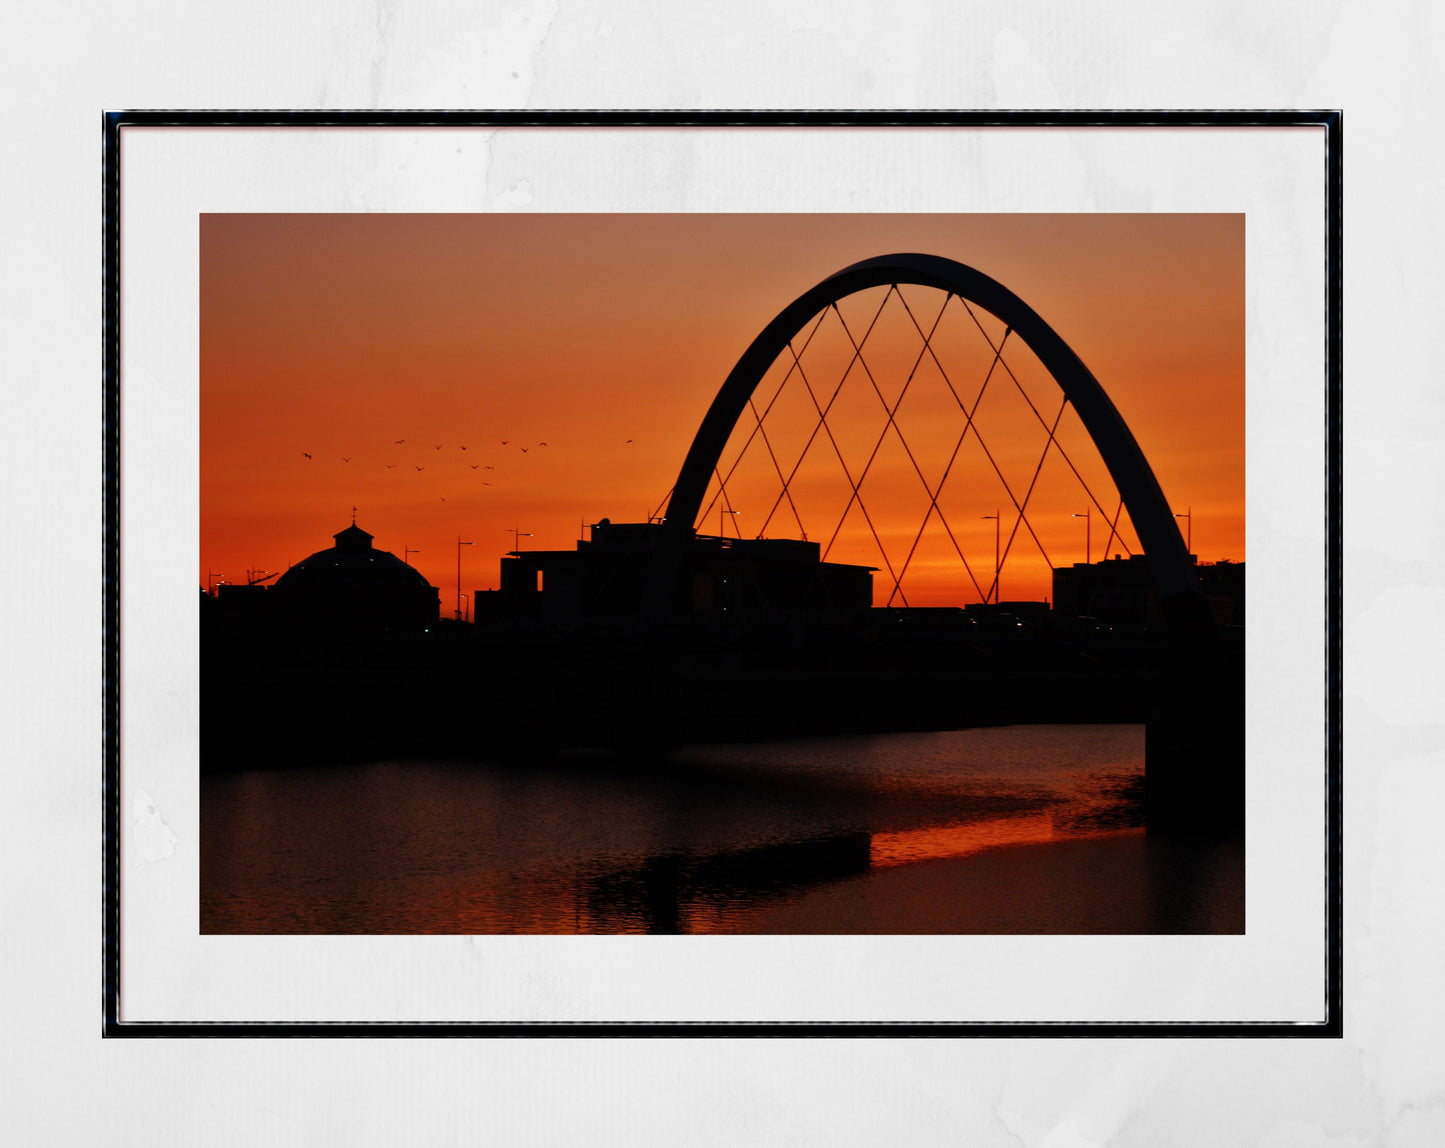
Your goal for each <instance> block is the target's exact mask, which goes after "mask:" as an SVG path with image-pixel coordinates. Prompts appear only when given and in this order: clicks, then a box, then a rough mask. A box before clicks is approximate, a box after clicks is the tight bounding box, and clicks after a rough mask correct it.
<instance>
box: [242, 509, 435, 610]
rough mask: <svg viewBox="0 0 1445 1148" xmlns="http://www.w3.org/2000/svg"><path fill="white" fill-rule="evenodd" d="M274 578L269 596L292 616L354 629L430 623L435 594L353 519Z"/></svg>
mask: <svg viewBox="0 0 1445 1148" xmlns="http://www.w3.org/2000/svg"><path fill="white" fill-rule="evenodd" d="M332 537H333V538H334V539H335V540H336V545H335V546H333V547H331V548H330V549H329V550H318V551H317V552H316V553H315V554H313V555H311V557H309V558H306V559H303V560H302V561H300V562H298V563H297V564H296V565H295V566H292V567H291V568H290V569H289V570H287V571H286V573H284V574H282V575H281V577H280V578H278V579H277V580H276V584H275V586H274V587H273V588H272V589H271V591H270V597H271V599H272V601H273V602H274V603H275V605H276V606H277V607H278V609H279V611H280V612H282V613H283V614H284V615H285V616H287V617H288V618H290V619H291V620H292V621H293V622H296V623H300V624H307V625H312V626H317V627H321V628H325V629H328V630H336V631H349V632H356V633H373V634H374V633H392V634H405V633H420V632H421V631H423V630H426V629H429V628H431V627H432V626H435V625H436V622H437V617H438V614H439V611H440V608H441V594H440V592H439V591H438V590H437V588H436V587H435V586H433V585H431V584H430V583H428V582H427V580H426V579H425V578H423V577H422V575H421V574H420V573H419V572H418V571H416V570H414V569H412V567H410V566H408V565H407V564H406V563H405V562H403V561H402V560H401V559H400V558H398V557H397V556H396V555H395V554H391V553H389V552H388V551H385V550H376V549H374V548H373V547H372V545H371V539H372V536H371V535H370V534H368V533H367V532H366V531H365V530H362V529H361V528H360V527H359V526H357V525H356V523H355V522H353V523H352V524H351V525H350V526H348V527H347V528H346V529H345V530H343V531H341V533H339V534H335V535H332Z"/></svg>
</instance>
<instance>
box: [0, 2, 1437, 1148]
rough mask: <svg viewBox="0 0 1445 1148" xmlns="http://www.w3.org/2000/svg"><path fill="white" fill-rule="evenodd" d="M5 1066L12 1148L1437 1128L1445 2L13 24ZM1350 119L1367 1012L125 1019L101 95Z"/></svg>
mask: <svg viewBox="0 0 1445 1148" xmlns="http://www.w3.org/2000/svg"><path fill="white" fill-rule="evenodd" d="M0 31H3V36H0V43H4V44H5V56H6V61H5V62H6V68H5V69H4V79H3V81H0V82H3V84H4V86H5V96H6V107H7V109H8V112H9V115H8V116H7V122H6V126H5V128H4V131H5V135H6V145H7V146H6V149H5V160H6V162H5V163H4V164H3V165H0V202H3V204H4V206H5V210H4V212H3V213H0V228H3V249H4V251H5V252H6V259H5V271H4V276H3V288H0V289H3V292H4V295H3V306H0V336H3V337H0V355H3V380H4V387H5V397H6V408H5V409H6V418H4V419H3V420H0V434H3V436H4V438H3V443H4V447H5V449H4V450H3V451H0V458H3V459H4V466H5V476H6V483H5V488H4V489H5V495H4V501H3V506H4V526H5V530H4V537H5V538H6V540H7V542H8V543H9V548H8V549H7V559H8V565H7V569H8V571H9V573H10V575H11V577H10V580H9V581H8V583H7V594H6V596H5V597H6V601H5V610H6V617H5V623H6V625H5V632H6V634H7V636H8V638H9V643H8V645H9V648H8V650H7V654H8V655H9V656H7V658H6V659H5V661H4V668H3V674H4V677H3V681H0V687H3V688H0V698H3V704H4V707H5V728H6V729H7V731H9V732H10V733H11V739H10V744H9V745H8V746H7V753H6V766H7V768H6V770H5V775H4V776H5V780H6V791H7V792H6V796H7V797H8V798H9V801H8V803H7V817H6V827H7V832H6V833H5V834H4V835H3V836H0V850H3V859H4V862H5V863H4V867H3V872H4V873H5V878H4V885H3V889H4V910H5V919H6V929H5V931H4V935H3V937H0V975H3V983H4V990H3V991H4V1025H3V1034H4V1035H3V1037H0V1040H3V1045H0V1057H3V1059H0V1071H3V1073H4V1078H5V1080H6V1082H7V1086H6V1105H5V1107H6V1123H7V1128H8V1129H11V1130H13V1132H12V1133H11V1134H12V1135H13V1136H14V1138H15V1139H16V1140H17V1142H22V1143H74V1142H101V1143H117V1144H130V1143H142V1144H146V1145H153V1144H163V1145H169V1144H176V1145H180V1144H192V1143H198V1142H204V1143H255V1142H277V1143H331V1142H348V1143H360V1144H392V1143H397V1142H455V1141H468V1142H471V1141H476V1140H479V1139H491V1140H501V1141H504V1142H530V1143H560V1142H567V1143H571V1142H578V1141H588V1142H597V1141H601V1142H608V1143H622V1142H629V1143H632V1142H640V1143H672V1142H676V1141H678V1140H680V1139H686V1140H688V1141H689V1142H692V1143H737V1142H740V1141H741V1142H750V1143H799V1142H801V1143H816V1142H822V1141H825V1140H826V1141H828V1142H844V1143H852V1142H861V1141H864V1140H867V1141H876V1140H878V1139H880V1138H883V1137H890V1138H891V1137H909V1138H913V1139H924V1140H926V1142H928V1143H939V1142H944V1143H949V1142H965V1143H973V1144H1000V1145H1005V1144H1008V1145H1015V1144H1027V1145H1074V1144H1139V1145H1150V1144H1158V1143H1173V1144H1199V1145H1215V1144H1251V1145H1269V1146H1288V1145H1366V1144H1392V1145H1393V1144H1399V1145H1414V1144H1419V1145H1433V1144H1437V1143H1440V1142H1441V1141H1442V1140H1445V1088H1442V1085H1441V1081H1442V1080H1445V1045H1442V1042H1441V1041H1440V1040H1439V1038H1438V1028H1439V1022H1440V1015H1441V1010H1442V1003H1445V1002H1442V994H1441V990H1440V987H1439V971H1440V969H1441V968H1442V967H1445V913H1442V910H1441V908H1440V905H1439V897H1438V873H1439V871H1440V866H1441V862H1442V860H1445V858H1442V847H1441V844H1440V837H1439V834H1438V829H1437V823H1438V812H1437V811H1438V810H1439V809H1440V808H1441V807H1442V805H1445V801H1442V799H1445V773H1442V770H1441V765H1442V762H1445V753H1442V749H1445V744H1442V741H1445V739H1442V731H1441V728H1440V724H1441V722H1440V718H1439V716H1438V714H1439V706H1438V704H1437V701H1436V699H1437V696H1438V688H1437V686H1436V683H1437V682H1438V681H1440V680H1441V677H1442V674H1441V670H1442V668H1445V667H1442V665H1441V654H1440V651H1441V649H1445V643H1442V638H1445V578H1442V573H1445V546H1442V537H1441V531H1440V527H1439V526H1438V521H1439V517H1440V516H1439V515H1438V513H1435V512H1434V509H1433V507H1432V503H1433V501H1434V495H1433V491H1434V490H1435V489H1437V488H1438V487H1439V486H1440V484H1441V479H1442V478H1445V474H1442V469H1445V464H1442V463H1441V462H1440V461H1439V458H1440V451H1439V443H1440V441H1441V439H1442V432H1445V403H1442V400H1441V398H1440V393H1439V388H1438V381H1437V379H1436V377H1435V373H1434V372H1433V371H1432V369H1431V368H1432V365H1433V364H1434V363H1437V362H1438V361H1439V358H1440V356H1439V347H1438V343H1439V341H1440V339H1441V338H1442V336H1441V335H1440V333H1439V325H1438V322H1436V319H1435V316H1436V313H1437V312H1438V309H1439V308H1438V304H1439V301H1440V290H1439V286H1438V268H1439V267H1440V266H1441V265H1442V263H1445V258H1442V256H1445V250H1442V235H1441V230H1440V227H1439V225H1438V222H1436V218H1435V217H1436V210H1435V208H1436V201H1437V197H1438V191H1439V187H1440V186H1441V175H1442V171H1441V167H1442V161H1441V156H1440V152H1439V150H1438V148H1435V147H1434V146H1433V144H1432V139H1433V136H1432V133H1431V131H1430V127H1431V125H1430V124H1429V123H1428V122H1427V116H1428V114H1429V111H1430V110H1431V109H1432V108H1433V104H1434V101H1435V96H1436V91H1435V89H1436V88H1437V86H1438V84H1437V81H1436V80H1435V76H1436V74H1437V73H1438V68H1439V64H1440V61H1441V58H1442V54H1445V53H1442V47H1445V24H1442V17H1441V16H1440V15H1439V14H1438V12H1437V11H1435V10H1434V9H1430V8H1428V7H1424V6H1413V7H1412V6H1409V5H1405V4H1380V3H1370V4H1366V3H1338V4H1324V5H1321V4H1303V3H1298V4H1280V5H1272V6H1270V7H1268V8H1264V9H1262V10H1261V9H1258V8H1256V7H1254V6H1248V5H1244V4H1235V3H1218V2H1216V3H1204V4H1200V5H1196V6H1193V7H1191V8H1189V9H1188V10H1187V11H1185V12H1183V13H1182V14H1177V13H1175V12H1173V11H1171V10H1169V9H1167V8H1163V7H1160V6H1157V5H1151V4H1144V3H1121V4H1117V5H1112V6H1110V8H1109V9H1108V11H1107V13H1106V14H1104V15H1099V16H1094V17H1092V18H1088V17H1084V16H1082V15H1075V14H1073V13H1072V10H1071V9H1070V8H1067V7H1065V6H1058V7H1057V8H1050V9H1036V8H1035V7H1034V6H1026V5H1022V4H1007V3H1004V4H992V5H989V6H987V7H986V8H976V9H975V8H971V7H966V6H961V5H942V4H939V5H918V4H912V5H910V4H893V5H888V6H886V7H883V6H879V7H878V8H877V10H876V11H875V10H873V9H872V8H867V7H863V6H856V5H846V4H844V5H839V4H828V5H822V4H815V5H800V6H793V7H790V8H789V9H787V10H781V9H776V8H774V7H772V6H765V5H761V4H758V5H741V6H734V7H733V8H732V9H730V10H729V11H728V12H726V13H724V11H723V10H722V9H720V8H719V9H716V10H713V11H711V12H710V13H709V14H707V15H706V16H703V17H701V18H699V17H696V16H689V15H687V14H684V13H682V12H681V11H679V10H674V9H673V8H671V7H668V6H650V7H644V6H630V7H624V6H622V5H618V4H596V5H589V6H586V7H585V8H584V7H583V6H577V7H575V8H567V9H563V8H561V7H559V6H557V5H541V4H537V5H518V6H515V7H502V6H487V5H474V4H466V5H462V4H455V5H448V4H431V5H425V6H422V5H379V6H358V7H355V8H349V7H348V8H343V7H342V6H340V5H337V4H330V3H327V4H320V5H312V6H308V7H305V8H298V9H296V10H294V11H293V10H292V9H290V8H288V7H286V6H282V5H280V4H278V3H261V4H258V5H253V6H250V7H248V8H245V9H233V10H227V11H224V12H218V13H216V14H214V15H206V14H201V13H199V12H198V11H197V10H195V9H194V8H192V7H191V6H184V5H180V4H178V3H175V2H174V0H163V2H158V3H153V4H136V3H127V4H119V5H110V6H103V5H100V4H95V3H91V4H81V5H71V6H68V7H62V6H52V7H48V8H40V7H34V8H27V9H25V10H15V9H13V8H12V9H7V11H6V14H5V15H4V16H3V17H0ZM508 105H514V106H536V107H544V106H554V107H590V106H618V107H625V106H648V105H652V106H697V107H724V106H764V107H768V106H772V107H787V106H837V107H856V106H879V107H903V106H919V107H969V106H976V107H1005V106H1017V107H1027V106H1034V107H1052V106H1078V107H1107V106H1122V107H1163V106H1177V107H1212V106H1237V107H1283V106H1323V107H1343V108H1345V110H1346V125H1347V130H1346V136H1347V157H1348V162H1347V170H1348V175H1347V181H1346V217H1347V221H1348V222H1347V227H1346V241H1345V267H1346V293H1345V314H1346V316H1347V317H1348V329H1347V341H1346V363H1345V368H1346V379H1347V390H1346V395H1347V398H1346V411H1347V420H1348V433H1347V454H1346V466H1347V472H1348V473H1349V475H1350V486H1349V491H1348V495H1347V499H1346V516H1347V522H1348V523H1349V526H1348V529H1347V536H1346V544H1347V545H1346V580H1347V586H1348V587H1349V589H1348V591H1347V595H1346V617H1345V622H1346V642H1347V681H1346V752H1347V781H1346V786H1347V788H1346V797H1347V810H1346V824H1345V829H1346V842H1347V850H1348V852H1347V870H1346V890H1345V892H1346V897H1347V914H1346V935H1345V942H1346V943H1345V954H1344V955H1345V970H1346V999H1347V1012H1346V1031H1347V1035H1346V1037H1345V1039H1344V1040H1342V1041H1333V1042H1288V1043H1283V1044H1282V1043H1278V1042H1250V1041H1243V1042H1241V1041H1201V1042H1168V1043H1162V1042H1149V1041H1144V1042H1110V1041H1099V1042H1047V1041H1030V1042H1017V1043H1006V1044H1000V1043H997V1042H988V1043H979V1042H955V1041H939V1042H911V1043H909V1042H894V1041H864V1042H815V1043H807V1044H803V1043H800V1042H789V1041H776V1042H757V1043H755V1042H716V1041H673V1042H665V1043H659V1042H644V1041H635V1042H605V1043H599V1042H593V1043H579V1042H549V1041H540V1040H539V1041H521V1042H509V1043H507V1044H504V1045H496V1044H490V1043H462V1042H284V1043H275V1042H230V1041H209V1042H184V1043H183V1042H167V1041H158V1042H124V1043H121V1042H109V1043H103V1042H102V1041H101V1040H100V1039H99V1019H100V994H99V986H100V898H99V876H100V848H99V839H100V794H99V776H100V760H99V729H100V723H99V669H100V650H99V644H98V641H97V635H98V633H99V617H100V611H99V605H100V602H99V594H98V593H97V590H96V588H97V587H98V585H99V579H100V550H99V545H98V539H99V530H100V503H99V483H100V455H99V421H100V420H99V385H98V379H99V366H100V323H99V314H100V281H99V267H100V215H99V205H100V167H99V158H100V148H99V145H100V132H99V111H100V109H102V108H103V107H174V106H182V107H184V106H191V107H268V106H269V107H275V106H282V107H285V106H318V107H370V106H398V107H402V106H419V107H426V106H478V107H485V106H508Z"/></svg>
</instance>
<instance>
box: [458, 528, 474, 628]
mask: <svg viewBox="0 0 1445 1148" xmlns="http://www.w3.org/2000/svg"><path fill="white" fill-rule="evenodd" d="M475 545H476V543H475V542H463V541H462V538H461V535H460V534H459V535H457V621H458V622H460V621H461V620H462V547H463V546H475Z"/></svg>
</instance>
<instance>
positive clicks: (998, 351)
mask: <svg viewBox="0 0 1445 1148" xmlns="http://www.w3.org/2000/svg"><path fill="white" fill-rule="evenodd" d="M898 297H899V299H901V300H902V301H903V308H904V310H906V311H907V312H908V317H909V318H910V319H912V320H913V326H914V329H915V330H917V331H918V333H919V334H920V335H922V334H923V328H922V327H921V326H919V323H918V319H917V318H916V317H915V316H914V314H913V309H912V308H911V307H909V306H908V300H907V299H904V298H903V295H902V293H900V294H899V296H898ZM959 300H960V302H962V303H963V305H964V308H965V309H966V310H968V313H969V314H970V315H973V310H972V309H971V308H969V306H968V300H967V299H964V298H963V296H961V295H960V296H959ZM974 323H975V325H976V324H977V323H978V319H977V318H974ZM980 329H981V328H980ZM1011 329H1012V328H1010V330H1011ZM1007 334H1008V332H1007V331H1006V332H1005V337H1007ZM984 337H985V338H986V339H988V336H987V335H986V334H985V336H984ZM988 345H989V347H990V348H991V349H993V351H994V354H995V355H996V356H998V360H999V362H1000V363H1001V364H1002V366H1003V369H1004V370H1005V371H1007V372H1008V374H1009V376H1010V377H1012V375H1013V372H1012V371H1010V370H1009V365H1008V361H1007V360H1006V359H1004V358H1003V344H1002V342H1000V344H999V346H998V347H994V345H993V340H992V339H988ZM928 353H929V355H930V356H931V357H932V359H933V363H934V366H936V367H937V368H938V373H939V374H940V375H942V376H943V381H944V382H945V383H946V384H947V385H948V390H949V393H951V394H952V395H953V401H954V402H955V403H957V404H958V409H959V410H960V411H963V413H964V418H965V419H966V420H967V424H966V426H965V427H964V430H965V433H966V432H967V430H968V428H969V427H972V428H973V437H974V439H975V440H976V441H977V443H978V445H979V447H980V448H981V449H982V450H983V453H984V457H985V458H987V459H988V461H989V465H990V466H992V467H993V472H994V474H996V475H997V476H998V480H999V482H1001V483H1003V488H1004V491H1005V492H1006V493H1007V494H1008V496H1009V501H1010V502H1012V503H1013V505H1014V509H1015V510H1018V511H1019V512H1020V514H1022V508H1021V507H1020V506H1019V501H1018V499H1017V498H1016V497H1015V496H1014V492H1013V487H1011V486H1010V485H1009V481H1008V479H1006V478H1005V477H1004V475H1003V470H1002V469H1001V468H1000V467H999V465H998V461H997V460H996V459H995V458H994V457H993V451H991V450H989V449H988V443H986V442H984V441H983V434H982V432H981V431H980V430H979V429H978V425H977V424H976V423H975V422H974V420H973V416H972V415H971V414H970V413H969V411H968V409H967V408H966V407H965V406H964V405H963V400H962V399H960V398H959V397H958V391H957V390H956V389H955V387H954V385H953V380H952V379H950V378H949V377H948V372H947V371H945V370H944V369H943V364H942V363H941V362H939V360H938V355H937V354H935V353H934V350H933V348H932V346H931V345H930V346H929V348H928ZM990 374H992V372H990ZM1015 385H1017V380H1015ZM982 397H983V392H982V391H980V392H979V398H982ZM1026 397H1027V396H1026ZM974 406H975V410H976V409H977V403H975V404H974ZM1045 425H1047V424H1045ZM1061 453H1062V450H1061ZM1074 473H1075V474H1076V475H1077V474H1078V472H1077V471H1075V472H1074ZM1079 481H1080V482H1083V479H1082V478H1081V479H1079ZM1091 497H1092V496H1091ZM1099 509H1100V512H1101V513H1102V511H1103V507H1100V508H1099ZM1024 527H1025V529H1027V530H1028V532H1029V536H1030V537H1031V538H1032V539H1033V540H1034V545H1035V546H1037V547H1038V548H1039V553H1040V554H1043V555H1044V556H1045V558H1047V554H1046V553H1045V551H1044V544H1043V543H1042V542H1040V541H1039V536H1038V535H1037V534H1035V533H1034V528H1033V525H1032V524H1031V523H1030V522H1029V521H1028V520H1027V519H1024Z"/></svg>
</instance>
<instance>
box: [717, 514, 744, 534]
mask: <svg viewBox="0 0 1445 1148" xmlns="http://www.w3.org/2000/svg"><path fill="white" fill-rule="evenodd" d="M741 513H742V511H741V510H724V509H723V508H722V507H718V512H717V533H718V537H719V538H722V537H725V536H726V534H727V531H726V530H724V529H723V515H724V514H731V515H732V516H733V532H734V533H735V534H737V536H738V537H739V538H741V537H742V532H741V531H739V530H738V515H739V514H741Z"/></svg>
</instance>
